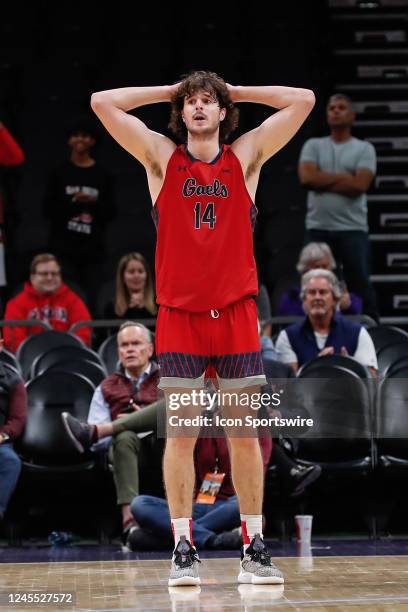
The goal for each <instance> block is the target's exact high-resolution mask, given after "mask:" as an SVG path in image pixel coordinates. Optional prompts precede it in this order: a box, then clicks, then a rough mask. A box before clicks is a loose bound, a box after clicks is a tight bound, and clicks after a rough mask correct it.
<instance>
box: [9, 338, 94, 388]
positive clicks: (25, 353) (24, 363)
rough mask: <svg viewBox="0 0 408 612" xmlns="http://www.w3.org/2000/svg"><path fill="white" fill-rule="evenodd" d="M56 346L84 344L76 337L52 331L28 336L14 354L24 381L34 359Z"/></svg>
mask: <svg viewBox="0 0 408 612" xmlns="http://www.w3.org/2000/svg"><path fill="white" fill-rule="evenodd" d="M56 346H84V344H83V342H82V341H81V340H80V339H79V338H78V336H74V335H73V334H69V333H68V332H58V331H55V330H53V329H51V330H48V331H44V332H40V333H39V334H34V335H33V336H29V337H28V338H26V339H25V340H24V342H22V343H21V344H20V346H19V347H18V349H17V353H16V357H17V360H18V362H19V363H20V366H21V370H22V373H23V377H24V378H25V380H27V379H28V377H29V374H30V370H31V366H32V364H33V361H34V359H35V358H36V357H38V355H41V353H45V351H48V350H50V349H51V348H54V347H56Z"/></svg>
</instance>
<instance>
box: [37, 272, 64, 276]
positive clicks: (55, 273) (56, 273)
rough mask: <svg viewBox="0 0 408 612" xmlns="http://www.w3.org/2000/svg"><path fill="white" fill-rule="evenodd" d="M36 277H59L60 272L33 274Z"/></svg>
mask: <svg viewBox="0 0 408 612" xmlns="http://www.w3.org/2000/svg"><path fill="white" fill-rule="evenodd" d="M35 274H36V275H37V276H60V274H61V272H35Z"/></svg>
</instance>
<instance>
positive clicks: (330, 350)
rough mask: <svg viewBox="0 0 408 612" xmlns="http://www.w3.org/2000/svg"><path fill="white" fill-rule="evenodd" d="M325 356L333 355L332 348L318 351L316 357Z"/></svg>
mask: <svg viewBox="0 0 408 612" xmlns="http://www.w3.org/2000/svg"><path fill="white" fill-rule="evenodd" d="M325 355H334V347H333V346H326V347H325V348H324V349H323V350H322V351H320V353H319V354H318V357H324V356H325Z"/></svg>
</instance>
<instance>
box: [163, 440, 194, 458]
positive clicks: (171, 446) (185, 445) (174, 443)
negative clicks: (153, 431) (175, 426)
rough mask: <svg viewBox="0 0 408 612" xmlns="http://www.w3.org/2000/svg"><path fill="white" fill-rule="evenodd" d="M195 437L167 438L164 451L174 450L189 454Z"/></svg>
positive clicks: (180, 453) (192, 448)
mask: <svg viewBox="0 0 408 612" xmlns="http://www.w3.org/2000/svg"><path fill="white" fill-rule="evenodd" d="M195 444H196V439H195V438H167V442H166V452H169V451H170V452H171V451H174V452H176V453H177V454H179V455H190V454H192V452H193V451H194V447H195Z"/></svg>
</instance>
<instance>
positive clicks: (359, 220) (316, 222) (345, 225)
mask: <svg viewBox="0 0 408 612" xmlns="http://www.w3.org/2000/svg"><path fill="white" fill-rule="evenodd" d="M299 162H313V163H314V164H316V165H317V167H318V168H319V170H322V171H323V172H336V173H337V172H349V173H352V174H354V173H355V172H356V170H359V169H361V168H365V169H366V170H370V171H371V172H372V173H373V174H375V172H376V169H377V160H376V154H375V149H374V147H373V145H372V144H371V143H370V142H366V141H365V140H359V139H358V138H350V140H347V141H346V142H341V143H336V142H334V140H333V139H332V138H331V137H330V136H325V137H324V138H310V139H309V140H307V141H306V142H305V144H304V145H303V148H302V151H301V153H300V159H299ZM306 229H320V230H330V231H345V230H362V231H364V232H368V224H367V195H366V194H365V193H362V194H361V195H359V196H357V197H356V198H349V197H347V196H344V195H341V194H340V193H331V192H330V191H309V192H308V195H307V214H306Z"/></svg>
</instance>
